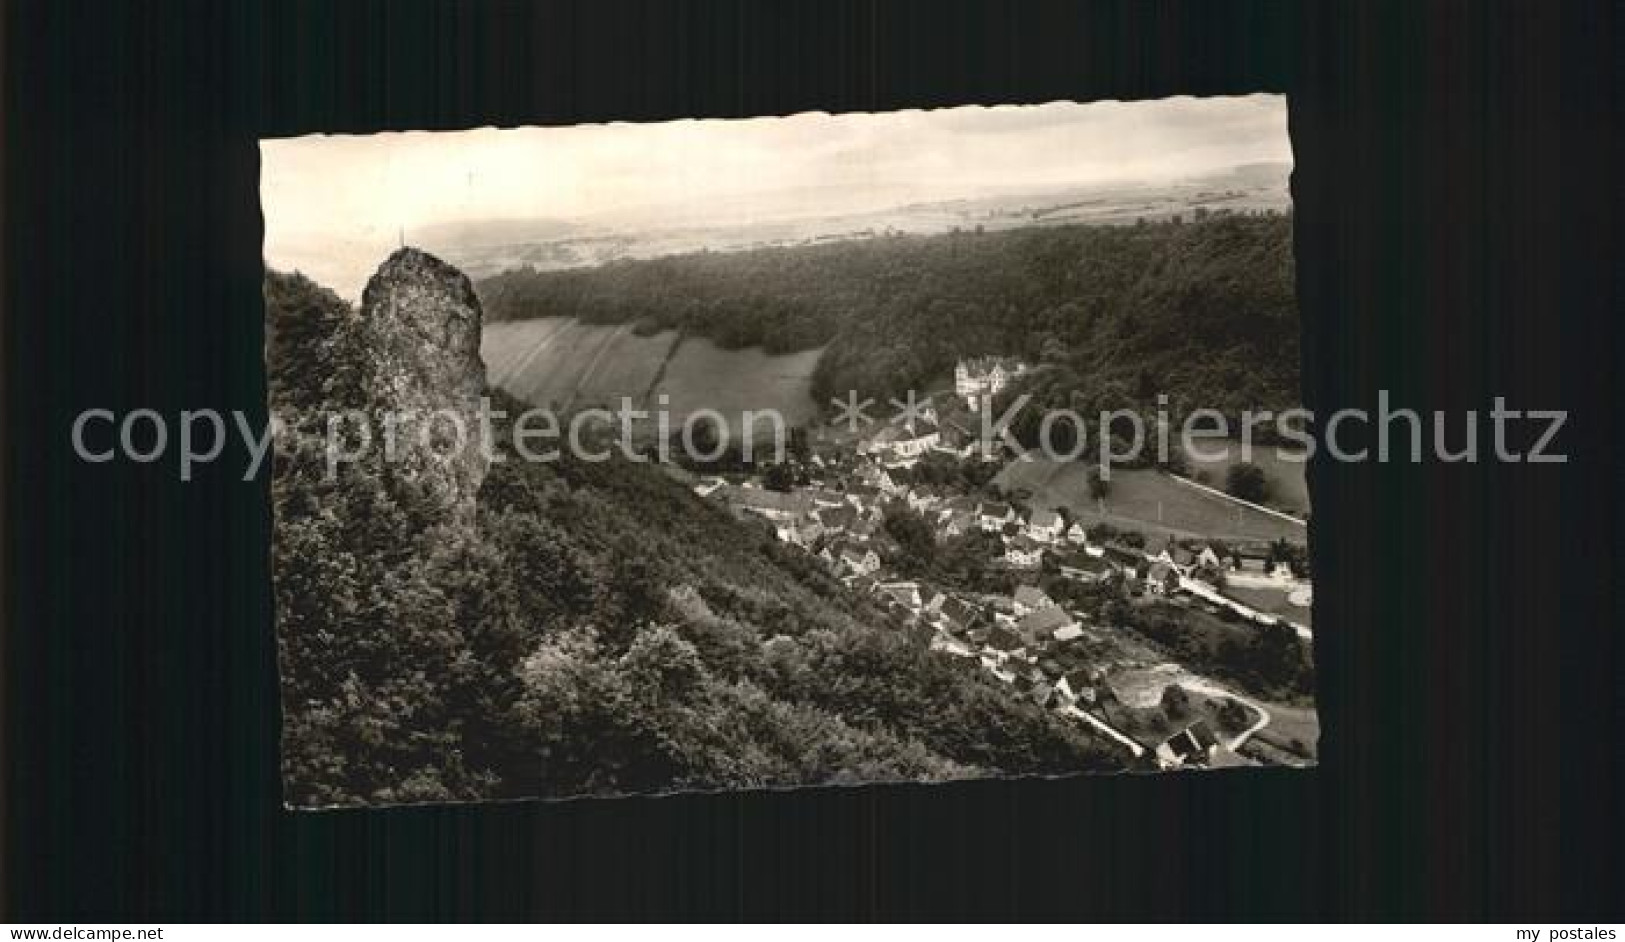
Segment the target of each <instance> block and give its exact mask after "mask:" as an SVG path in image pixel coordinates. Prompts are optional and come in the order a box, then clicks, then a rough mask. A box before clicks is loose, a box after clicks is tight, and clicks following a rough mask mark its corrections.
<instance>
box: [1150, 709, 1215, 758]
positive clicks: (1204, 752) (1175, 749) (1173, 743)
mask: <svg viewBox="0 0 1625 942" xmlns="http://www.w3.org/2000/svg"><path fill="white" fill-rule="evenodd" d="M1218 748H1219V740H1218V737H1216V736H1214V735H1213V730H1211V729H1209V728H1208V725H1207V720H1197V721H1196V722H1194V723H1192V724H1191V725H1189V726H1187V727H1185V728H1184V729H1182V730H1180V731H1179V732H1177V733H1175V734H1173V735H1172V736H1170V737H1168V739H1167V740H1166V741H1164V742H1162V743H1161V744H1160V745H1158V746H1157V748H1156V750H1155V752H1156V756H1157V758H1158V759H1161V760H1162V761H1164V762H1166V763H1169V764H1173V765H1188V764H1190V763H1193V762H1194V763H1204V764H1205V763H1206V762H1207V761H1208V759H1210V758H1212V756H1213V753H1214V752H1215V751H1216V750H1217V749H1218Z"/></svg>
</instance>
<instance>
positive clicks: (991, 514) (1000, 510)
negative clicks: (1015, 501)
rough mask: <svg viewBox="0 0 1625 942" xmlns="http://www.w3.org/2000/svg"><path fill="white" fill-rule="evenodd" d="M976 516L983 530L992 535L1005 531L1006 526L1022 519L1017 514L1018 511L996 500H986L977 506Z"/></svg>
mask: <svg viewBox="0 0 1625 942" xmlns="http://www.w3.org/2000/svg"><path fill="white" fill-rule="evenodd" d="M976 515H977V519H978V520H979V521H980V523H981V525H982V529H984V530H986V531H988V532H990V533H997V532H999V531H1000V530H1003V529H1004V525H1005V524H1007V523H1015V522H1016V521H1018V520H1020V519H1021V517H1020V516H1019V515H1017V514H1016V509H1015V508H1014V507H1012V506H1010V505H1009V504H1006V503H1004V502H1003V501H996V500H984V501H982V502H981V503H979V504H977V505H976Z"/></svg>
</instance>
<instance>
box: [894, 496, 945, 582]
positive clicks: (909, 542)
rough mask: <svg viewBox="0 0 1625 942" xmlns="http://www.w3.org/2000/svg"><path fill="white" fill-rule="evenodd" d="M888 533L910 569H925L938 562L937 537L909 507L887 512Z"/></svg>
mask: <svg viewBox="0 0 1625 942" xmlns="http://www.w3.org/2000/svg"><path fill="white" fill-rule="evenodd" d="M884 527H885V530H886V532H887V533H888V534H889V535H890V536H891V538H892V539H894V540H896V541H897V545H898V546H899V547H901V548H902V550H903V553H904V554H905V555H906V557H907V559H908V562H909V566H910V568H923V567H924V566H929V565H930V564H931V563H933V562H934V561H935V560H936V555H937V537H936V534H935V533H934V532H932V530H931V524H929V523H927V522H926V520H925V518H924V517H922V516H920V515H919V514H918V513H917V512H915V511H913V510H911V509H909V508H907V507H895V508H893V509H891V510H888V511H886V522H885V524H884Z"/></svg>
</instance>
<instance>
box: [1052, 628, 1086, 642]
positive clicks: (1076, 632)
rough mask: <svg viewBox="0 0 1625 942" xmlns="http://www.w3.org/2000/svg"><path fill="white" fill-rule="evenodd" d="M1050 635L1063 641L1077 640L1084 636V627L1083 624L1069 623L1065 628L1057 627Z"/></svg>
mask: <svg viewBox="0 0 1625 942" xmlns="http://www.w3.org/2000/svg"><path fill="white" fill-rule="evenodd" d="M1050 637H1052V638H1054V639H1055V640H1056V641H1059V642H1062V643H1065V642H1067V641H1076V640H1078V639H1079V638H1081V637H1083V627H1082V626H1081V625H1076V624H1073V625H1067V626H1066V627H1065V628H1057V629H1055V633H1054V634H1053V635H1051V636H1050Z"/></svg>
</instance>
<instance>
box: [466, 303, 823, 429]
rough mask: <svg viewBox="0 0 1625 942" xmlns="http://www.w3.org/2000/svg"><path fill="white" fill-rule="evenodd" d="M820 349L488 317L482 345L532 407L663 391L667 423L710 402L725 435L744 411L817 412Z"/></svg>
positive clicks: (647, 399)
mask: <svg viewBox="0 0 1625 942" xmlns="http://www.w3.org/2000/svg"><path fill="white" fill-rule="evenodd" d="M822 353H823V350H822V348H819V349H816V350H806V351H801V352H798V353H792V354H786V355H769V354H768V353H766V352H765V351H763V350H762V349H760V348H758V347H749V348H745V349H741V350H724V349H722V348H720V347H718V346H717V345H716V344H714V343H713V342H711V341H710V340H707V339H704V338H695V337H688V338H684V337H682V335H680V334H679V333H678V332H677V331H670V330H668V331H661V332H659V333H656V334H653V335H651V336H647V337H639V336H637V335H636V334H634V333H633V332H632V331H631V327H630V325H628V324H584V323H581V322H580V321H577V320H575V319H574V318H553V317H550V318H537V319H534V320H527V321H501V322H496V323H492V324H488V325H486V328H485V338H484V342H483V344H482V345H481V355H482V356H483V357H484V358H485V361H486V364H487V368H488V371H489V375H490V377H491V382H492V383H493V385H497V386H501V387H502V388H504V389H506V390H507V391H508V392H510V393H512V394H513V395H515V396H518V397H519V398H521V399H524V400H526V401H528V402H530V403H533V404H535V405H537V406H543V407H548V406H552V407H558V408H563V409H570V408H572V407H575V408H580V407H584V406H598V407H604V408H610V409H614V408H618V407H619V406H620V400H621V399H622V397H626V398H630V399H631V400H632V402H633V404H634V405H635V406H636V407H639V408H646V409H650V408H653V407H654V406H655V405H656V401H655V400H656V397H657V396H658V395H660V394H665V395H667V396H668V397H669V401H668V404H667V406H666V408H667V409H668V410H669V413H670V421H671V424H672V427H673V428H679V427H681V424H682V422H683V421H684V420H685V419H686V418H687V417H688V416H689V415H690V414H691V413H692V412H694V411H695V410H698V409H714V410H716V411H718V412H719V413H721V414H722V415H723V416H724V417H725V419H726V420H727V422H728V425H729V434H730V437H732V438H734V440H738V437H739V436H740V435H742V434H743V431H744V430H743V429H742V428H741V416H742V413H743V412H745V411H747V410H751V411H756V412H765V411H766V410H777V411H778V412H779V414H780V415H782V416H783V417H784V422H785V426H786V428H790V427H793V426H795V425H798V424H802V423H806V422H809V421H811V420H812V419H814V418H816V415H817V407H816V405H815V404H814V403H813V401H812V397H811V387H812V373H813V369H814V368H815V367H816V366H817V365H818V358H819V356H820V355H822ZM757 428H758V434H757V438H758V439H763V440H765V439H767V438H769V437H770V436H771V429H770V426H769V424H768V423H767V422H765V421H764V422H762V423H760V424H759V425H758V426H757Z"/></svg>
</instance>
